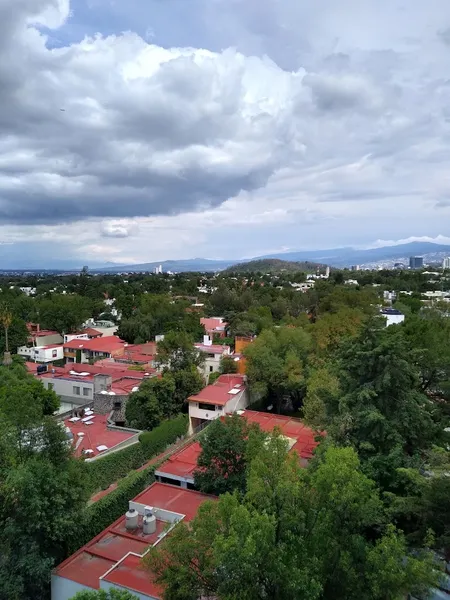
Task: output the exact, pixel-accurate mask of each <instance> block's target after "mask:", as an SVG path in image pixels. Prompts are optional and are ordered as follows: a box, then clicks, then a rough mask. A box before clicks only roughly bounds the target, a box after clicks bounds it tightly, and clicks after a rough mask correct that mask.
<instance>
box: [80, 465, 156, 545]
mask: <svg viewBox="0 0 450 600" xmlns="http://www.w3.org/2000/svg"><path fill="white" fill-rule="evenodd" d="M154 473H155V466H151V467H147V468H146V469H143V470H142V471H134V472H133V473H130V475H128V477H125V478H124V479H122V481H120V482H119V484H118V486H117V488H116V489H115V490H113V491H112V492H110V493H109V494H108V495H107V496H104V497H103V498H100V500H97V502H94V503H93V504H91V505H90V506H88V507H86V508H85V510H84V512H83V515H82V518H81V522H80V528H79V529H78V535H77V536H76V537H74V538H73V539H72V547H71V548H70V549H69V552H68V554H69V555H70V554H71V553H72V552H75V551H76V550H77V549H78V548H80V547H81V546H83V545H84V544H87V542H89V541H90V540H91V539H92V538H94V537H95V536H96V535H98V534H99V533H101V532H102V531H103V530H104V529H106V527H108V526H109V525H111V524H112V523H114V521H116V519H118V518H119V517H120V516H121V515H123V514H125V512H126V511H127V510H128V505H129V501H130V500H132V499H133V498H134V497H135V496H137V495H138V494H139V493H140V492H142V491H143V490H145V488H146V487H148V486H149V485H150V484H151V483H153V482H154V481H155V476H154Z"/></svg>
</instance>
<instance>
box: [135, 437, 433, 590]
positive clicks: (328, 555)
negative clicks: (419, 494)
mask: <svg viewBox="0 0 450 600" xmlns="http://www.w3.org/2000/svg"><path fill="white" fill-rule="evenodd" d="M384 521H385V515H384V514H383V504H382V502H381V500H380V498H379V495H378V492H377V490H376V487H375V485H374V482H373V481H371V480H370V479H368V478H367V477H366V476H365V475H364V474H363V473H362V472H361V470H360V465H359V461H358V457H357V455H356V453H355V452H354V450H353V449H351V448H345V449H336V448H329V449H328V450H327V451H326V452H325V453H324V455H323V457H322V460H320V461H319V462H318V464H316V465H315V467H314V468H313V469H311V470H310V471H308V472H302V470H301V469H300V467H299V464H298V460H297V457H296V455H295V454H288V453H287V445H286V442H285V441H284V439H283V438H282V437H281V436H279V435H278V434H275V435H273V436H270V438H269V439H268V440H267V443H266V444H263V445H261V446H260V448H259V452H258V453H257V454H255V456H254V458H253V460H252V462H251V465H250V466H249V469H248V483H247V493H246V494H245V496H244V497H243V498H242V499H240V497H239V496H238V494H236V493H235V494H233V495H230V494H225V495H223V496H221V497H220V498H219V500H218V501H216V502H206V503H205V504H203V505H202V506H201V507H200V510H199V513H198V515H197V517H196V518H195V519H194V520H193V522H191V524H190V526H187V525H186V524H184V523H181V524H179V525H177V527H176V528H175V530H174V531H173V533H172V534H171V535H170V536H169V537H168V538H167V540H165V543H164V544H160V545H159V546H158V547H156V548H152V549H151V550H150V552H149V554H148V555H147V557H146V562H147V565H148V567H149V569H150V570H151V572H152V574H153V576H155V577H156V581H157V582H159V583H160V584H162V585H163V587H164V594H163V597H164V598H165V600H187V599H189V600H190V599H196V598H200V597H214V598H217V599H218V600H229V599H234V598H239V599H242V600H260V599H261V598H267V599H269V598H270V599H271V600H307V599H308V600H319V599H320V600H385V599H386V598H388V599H389V600H391V599H392V600H394V599H397V598H400V597H402V595H405V594H406V593H408V592H418V591H426V590H427V589H428V587H429V586H430V585H432V584H433V583H434V582H435V580H436V576H435V573H434V569H433V568H432V563H431V557H430V556H429V555H428V554H426V553H418V554H416V555H412V554H409V553H408V550H407V547H406V543H405V539H404V537H403V536H402V534H401V532H398V531H397V530H395V528H393V527H392V526H385V525H384Z"/></svg>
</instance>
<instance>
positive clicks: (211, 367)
mask: <svg viewBox="0 0 450 600" xmlns="http://www.w3.org/2000/svg"><path fill="white" fill-rule="evenodd" d="M213 371H214V367H213V366H212V365H210V367H209V372H210V373H212V372H213Z"/></svg>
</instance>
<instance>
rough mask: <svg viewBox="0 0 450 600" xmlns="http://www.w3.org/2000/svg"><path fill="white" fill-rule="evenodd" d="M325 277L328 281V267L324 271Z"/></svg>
mask: <svg viewBox="0 0 450 600" xmlns="http://www.w3.org/2000/svg"><path fill="white" fill-rule="evenodd" d="M325 277H326V278H327V279H328V278H329V277H330V267H327V268H326V269H325Z"/></svg>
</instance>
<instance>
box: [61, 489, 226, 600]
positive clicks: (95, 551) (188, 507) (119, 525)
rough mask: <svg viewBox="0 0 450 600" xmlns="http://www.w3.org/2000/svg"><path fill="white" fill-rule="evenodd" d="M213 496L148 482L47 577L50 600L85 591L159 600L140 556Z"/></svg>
mask: <svg viewBox="0 0 450 600" xmlns="http://www.w3.org/2000/svg"><path fill="white" fill-rule="evenodd" d="M207 500H215V498H214V497H213V496H208V495H206V494H201V493H199V492H194V491H190V490H183V489H180V488H178V487H175V486H173V485H165V484H163V483H153V484H152V485H151V486H150V487H148V488H147V489H146V490H144V491H143V492H142V493H141V494H139V495H138V496H136V498H134V499H133V500H130V502H129V505H128V510H127V512H126V513H124V514H123V515H122V516H121V517H119V519H117V521H115V522H114V523H112V525H110V526H109V527H107V528H106V529H105V530H104V531H102V532H101V533H100V534H99V535H97V536H96V537H95V538H94V539H92V540H91V541H90V542H88V543H87V544H86V545H85V546H83V547H82V548H80V549H79V550H78V551H77V552H75V553H74V554H72V556H70V557H69V558H68V559H67V560H65V561H64V562H63V563H61V564H60V565H59V566H58V567H56V569H54V571H53V573H52V582H51V600H69V599H71V598H72V597H73V596H74V594H76V593H77V592H81V591H88V590H99V589H101V590H110V589H116V590H120V591H124V590H126V591H129V592H130V593H131V594H134V595H136V596H137V597H138V598H140V600H160V599H161V598H162V592H163V589H162V587H161V586H160V585H157V584H156V583H155V581H154V580H153V579H152V577H151V575H150V574H149V573H148V572H146V571H144V570H143V568H142V558H143V556H144V555H145V554H146V553H147V551H148V550H149V548H150V547H152V546H155V545H156V544H158V543H160V542H161V541H162V540H163V539H164V538H165V537H166V536H167V535H170V532H171V530H172V529H173V528H174V527H175V525H176V523H178V522H179V521H185V522H189V521H191V520H192V519H193V518H194V517H195V516H196V514H197V511H198V509H199V507H200V506H201V505H202V504H203V503H204V502H206V501H207Z"/></svg>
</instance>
